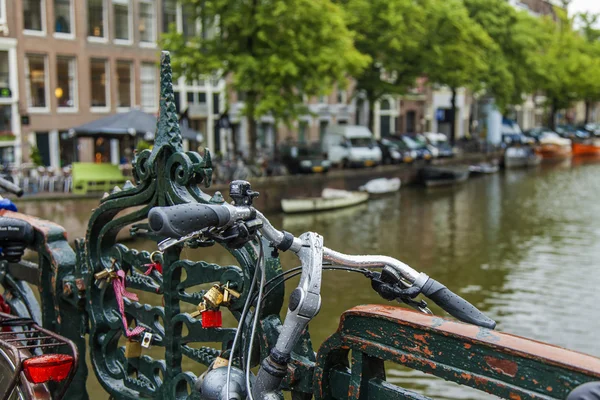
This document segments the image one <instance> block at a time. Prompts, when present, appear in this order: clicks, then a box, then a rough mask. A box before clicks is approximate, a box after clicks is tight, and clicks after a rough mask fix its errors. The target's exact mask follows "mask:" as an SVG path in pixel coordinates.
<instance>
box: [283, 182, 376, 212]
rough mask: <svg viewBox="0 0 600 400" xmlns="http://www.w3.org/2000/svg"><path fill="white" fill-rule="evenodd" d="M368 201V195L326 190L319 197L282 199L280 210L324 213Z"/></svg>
mask: <svg viewBox="0 0 600 400" xmlns="http://www.w3.org/2000/svg"><path fill="white" fill-rule="evenodd" d="M368 199H369V194H368V193H364V192H349V191H346V190H338V189H329V188H326V189H323V192H322V193H321V197H310V198H298V199H283V200H281V208H282V209H283V212H285V213H301V212H314V211H325V210H334V209H338V208H344V207H350V206H354V205H356V204H360V203H364V202H366V201H367V200H368Z"/></svg>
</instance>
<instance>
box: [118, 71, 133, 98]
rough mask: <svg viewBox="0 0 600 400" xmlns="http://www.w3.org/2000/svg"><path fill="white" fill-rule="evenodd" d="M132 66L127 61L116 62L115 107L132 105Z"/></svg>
mask: <svg viewBox="0 0 600 400" xmlns="http://www.w3.org/2000/svg"><path fill="white" fill-rule="evenodd" d="M131 75H132V64H131V62H129V61H117V85H118V88H117V89H118V90H117V96H118V97H117V107H121V108H125V107H131V106H132V104H133V100H132V97H133V96H132V95H133V88H132V87H131V84H132V82H133V79H131Z"/></svg>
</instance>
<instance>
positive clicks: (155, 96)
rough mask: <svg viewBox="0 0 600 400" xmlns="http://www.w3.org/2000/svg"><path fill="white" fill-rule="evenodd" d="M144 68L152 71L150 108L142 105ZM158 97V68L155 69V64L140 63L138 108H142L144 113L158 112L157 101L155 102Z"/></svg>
mask: <svg viewBox="0 0 600 400" xmlns="http://www.w3.org/2000/svg"><path fill="white" fill-rule="evenodd" d="M144 67H152V69H153V71H154V92H155V93H154V97H153V98H154V99H155V100H154V102H155V103H154V105H153V106H152V107H146V106H144V105H143V104H142V101H143V98H144V93H143V89H144V81H143V79H144ZM157 96H158V68H156V64H155V63H153V62H142V63H141V64H140V106H141V108H142V110H143V111H146V112H156V111H157V110H158V103H159V102H158V101H156V99H157Z"/></svg>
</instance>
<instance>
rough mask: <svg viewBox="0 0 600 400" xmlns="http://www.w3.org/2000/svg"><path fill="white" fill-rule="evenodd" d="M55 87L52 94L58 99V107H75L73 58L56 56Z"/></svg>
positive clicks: (75, 67) (74, 66) (75, 80)
mask: <svg viewBox="0 0 600 400" xmlns="http://www.w3.org/2000/svg"><path fill="white" fill-rule="evenodd" d="M56 74H57V80H56V82H57V86H56V89H55V90H54V94H55V95H56V98H57V99H58V107H61V108H63V107H64V108H76V107H77V88H76V84H77V83H76V82H77V79H76V75H77V65H76V61H75V57H63V56H58V57H57V58H56Z"/></svg>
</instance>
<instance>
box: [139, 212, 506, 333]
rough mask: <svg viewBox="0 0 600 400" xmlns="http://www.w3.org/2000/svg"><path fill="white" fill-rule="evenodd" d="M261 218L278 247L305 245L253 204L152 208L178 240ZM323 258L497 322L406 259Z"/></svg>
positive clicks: (459, 313) (482, 321)
mask: <svg viewBox="0 0 600 400" xmlns="http://www.w3.org/2000/svg"><path fill="white" fill-rule="evenodd" d="M252 218H257V219H259V220H261V222H262V223H263V225H262V227H261V231H262V233H263V235H264V236H265V237H266V238H267V239H268V240H269V241H271V242H272V243H273V244H274V245H275V246H276V247H278V248H280V249H283V250H287V249H290V250H291V251H293V252H294V253H298V251H299V250H300V249H301V248H302V241H301V240H300V239H298V238H296V237H294V236H292V235H291V234H289V233H287V232H281V231H279V230H277V229H275V228H274V227H273V225H271V223H270V222H269V220H268V219H267V218H266V217H265V216H264V215H263V214H262V213H260V212H259V211H258V210H256V209H254V208H253V207H251V206H234V205H231V204H221V205H218V204H198V203H189V204H180V205H176V206H171V207H155V208H153V209H152V210H150V213H149V215H148V220H149V224H150V228H151V229H152V230H153V231H154V232H156V233H158V234H160V235H164V236H166V237H169V238H174V239H178V238H181V237H183V236H186V235H188V234H191V233H193V232H198V231H201V230H203V229H206V228H211V227H226V226H228V225H230V224H233V223H234V222H235V221H239V220H248V219H252ZM282 244H285V246H284V247H281V246H282ZM323 259H325V260H328V261H332V262H335V263H338V264H340V265H344V266H348V267H361V268H363V267H390V268H392V269H393V270H394V271H396V272H398V273H399V274H400V276H401V277H402V278H404V279H405V280H407V281H408V282H410V283H411V284H413V285H416V286H418V287H419V288H420V292H421V293H423V294H424V295H425V296H427V297H428V298H429V299H431V300H432V301H433V302H435V303H436V304H437V305H438V306H440V307H441V308H442V309H443V310H444V311H446V312H447V313H448V314H450V315H452V316H454V317H455V318H457V319H459V320H461V321H463V322H467V323H470V324H475V325H478V326H482V327H485V328H489V329H494V328H495V326H496V322H495V321H493V320H492V319H490V318H488V317H487V316H486V315H485V314H483V313H482V312H481V311H479V310H478V309H477V308H476V307H475V306H473V305H472V304H471V303H469V302H468V301H466V300H465V299H463V298H462V297H460V296H459V295H457V294H456V293H453V292H452V291H451V290H450V289H448V288H447V287H445V286H444V285H442V284H440V283H439V282H437V281H436V280H434V279H432V278H429V277H428V276H427V275H425V274H421V273H419V272H417V271H415V270H414V269H413V268H411V267H410V266H408V265H406V264H404V263H403V262H401V261H399V260H396V259H395V258H392V257H387V256H365V255H347V254H343V253H340V252H337V251H335V250H331V249H329V248H327V247H323Z"/></svg>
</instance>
